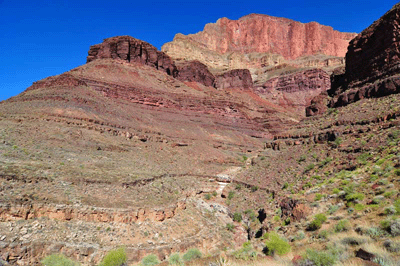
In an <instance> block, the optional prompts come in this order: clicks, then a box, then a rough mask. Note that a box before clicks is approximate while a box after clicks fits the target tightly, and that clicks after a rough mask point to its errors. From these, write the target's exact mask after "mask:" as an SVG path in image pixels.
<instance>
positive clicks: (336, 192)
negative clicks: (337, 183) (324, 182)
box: [332, 187, 340, 194]
mask: <svg viewBox="0 0 400 266" xmlns="http://www.w3.org/2000/svg"><path fill="white" fill-rule="evenodd" d="M339 192H340V189H338V188H336V187H335V188H334V189H333V190H332V193H333V194H338V193H339Z"/></svg>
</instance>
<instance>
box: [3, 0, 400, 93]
mask: <svg viewBox="0 0 400 266" xmlns="http://www.w3.org/2000/svg"><path fill="white" fill-rule="evenodd" d="M396 3H397V1H394V0H379V1H375V0H370V1H368V0H367V1H364V0H346V1H344V0H333V1H331V0H324V1H321V0H319V1H315V0H300V1H299V0H280V1H276V0H274V1H254V0H247V1H243V0H241V1H235V0H230V1H218V0H216V1H175V0H170V1H152V0H149V1H144V0H142V1H124V0H117V1H99V0H97V1H85V0H80V1H75V0H70V1H66V0H58V1H54V0H50V1H34V0H31V1H18V0H11V1H9V0H0V101H1V100H5V99H7V98H9V97H11V96H14V95H17V94H19V93H20V92H22V91H24V90H25V89H26V88H27V87H29V86H30V85H31V84H32V82H34V81H37V80H40V79H43V78H46V77H48V76H53V75H58V74H61V73H63V72H65V71H68V70H70V69H72V68H75V67H77V66H80V65H82V64H84V63H85V62H86V56H87V51H88V49H89V46H90V45H93V44H97V43H100V42H102V40H103V39H105V38H108V37H112V36H117V35H131V36H133V37H135V38H137V39H141V40H144V41H147V42H149V43H151V44H153V45H154V46H156V47H157V48H158V49H160V48H161V46H162V44H164V43H166V42H169V41H171V40H172V39H173V37H174V35H175V34H176V33H183V34H189V33H196V32H198V31H201V30H202V29H203V27H204V25H205V24H206V23H210V22H215V21H216V20H217V19H218V18H221V17H227V18H229V19H238V18H240V17H242V16H244V15H247V14H250V13H260V14H267V15H271V16H278V17H286V18H290V19H293V20H297V21H301V22H304V23H306V22H310V21H317V22H319V23H321V24H324V25H329V26H332V27H333V28H334V29H336V30H339V31H347V32H357V33H359V32H361V31H362V30H363V29H365V28H366V27H368V26H369V25H370V24H372V23H373V22H374V21H375V20H377V19H378V18H379V17H381V16H382V15H383V14H384V13H385V12H386V11H388V10H389V9H390V8H391V7H392V6H393V5H394V4H396Z"/></svg>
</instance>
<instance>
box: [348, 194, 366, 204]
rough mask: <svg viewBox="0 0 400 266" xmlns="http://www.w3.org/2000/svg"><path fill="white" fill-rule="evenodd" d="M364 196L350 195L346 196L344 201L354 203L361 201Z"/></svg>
mask: <svg viewBox="0 0 400 266" xmlns="http://www.w3.org/2000/svg"><path fill="white" fill-rule="evenodd" d="M364 197H365V196H364V194H362V193H351V194H348V195H347V196H346V200H347V201H349V202H350V201H356V200H363V199H364Z"/></svg>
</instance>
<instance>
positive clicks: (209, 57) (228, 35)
mask: <svg viewBox="0 0 400 266" xmlns="http://www.w3.org/2000/svg"><path fill="white" fill-rule="evenodd" d="M354 36H355V34H354V33H342V32H339V31H335V30H334V29H333V28H332V27H329V26H323V25H320V24H318V23H316V22H310V23H306V24H304V23H301V22H297V21H293V20H290V19H286V18H277V17H271V16H267V15H261V14H250V15H247V16H244V17H242V18H240V19H239V20H230V19H228V18H221V19H219V20H218V21H217V22H216V23H210V24H207V25H206V26H205V27H204V30H203V31H201V32H198V33H196V34H190V35H187V36H185V35H183V34H177V35H176V36H175V38H174V40H173V41H172V42H169V43H166V44H164V45H163V47H162V51H164V52H165V53H167V54H168V55H170V56H171V57H173V58H180V59H186V60H200V61H202V62H204V63H207V64H208V65H209V66H212V67H217V68H218V67H227V66H228V67H230V69H232V68H243V67H245V68H250V67H251V66H252V65H254V64H256V65H257V64H258V65H259V66H261V65H277V64H280V63H281V62H282V61H283V60H285V59H287V60H293V59H296V58H299V57H302V56H308V55H315V54H325V55H329V56H338V57H343V56H344V55H345V53H346V48H347V46H348V43H349V41H350V40H351V39H352V38H354ZM221 55H225V57H223V56H222V57H221ZM241 62H244V63H245V65H247V66H245V65H243V64H241ZM238 64H239V65H238ZM233 65H235V66H233Z"/></svg>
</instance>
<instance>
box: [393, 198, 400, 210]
mask: <svg viewBox="0 0 400 266" xmlns="http://www.w3.org/2000/svg"><path fill="white" fill-rule="evenodd" d="M393 206H394V208H395V209H396V213H397V214H400V199H397V200H396V201H395V202H394V203H393Z"/></svg>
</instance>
